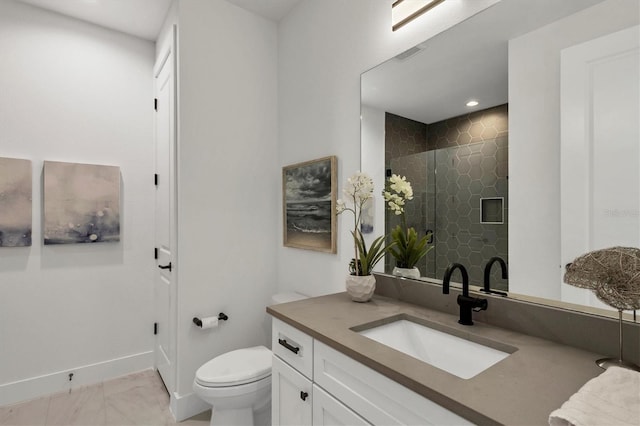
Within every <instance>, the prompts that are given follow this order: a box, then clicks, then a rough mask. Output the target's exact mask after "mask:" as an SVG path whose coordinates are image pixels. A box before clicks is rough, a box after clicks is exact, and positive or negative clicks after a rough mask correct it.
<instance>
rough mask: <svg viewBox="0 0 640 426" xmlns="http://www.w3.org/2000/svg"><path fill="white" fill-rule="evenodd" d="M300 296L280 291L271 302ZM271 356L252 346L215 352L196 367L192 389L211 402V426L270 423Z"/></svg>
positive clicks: (204, 399) (291, 299) (301, 296)
mask: <svg viewBox="0 0 640 426" xmlns="http://www.w3.org/2000/svg"><path fill="white" fill-rule="evenodd" d="M304 298H306V296H303V295H301V294H298V293H280V294H276V295H274V296H273V297H272V302H273V303H274V304H277V303H284V302H292V301H295V300H300V299H304ZM271 360H272V353H271V351H270V350H269V349H268V348H266V347H264V346H254V347H251V348H243V349H237V350H234V351H231V352H227V353H224V354H222V355H219V356H217V357H215V358H213V359H212V360H210V361H208V362H206V363H205V364H203V365H202V366H201V367H200V368H199V369H198V371H196V375H195V378H194V380H193V391H194V392H195V394H196V395H198V397H200V399H202V400H203V401H205V402H206V403H208V404H211V407H212V413H211V426H220V425H227V426H234V425H238V426H240V425H243V426H252V425H256V426H258V425H265V426H266V425H270V424H271Z"/></svg>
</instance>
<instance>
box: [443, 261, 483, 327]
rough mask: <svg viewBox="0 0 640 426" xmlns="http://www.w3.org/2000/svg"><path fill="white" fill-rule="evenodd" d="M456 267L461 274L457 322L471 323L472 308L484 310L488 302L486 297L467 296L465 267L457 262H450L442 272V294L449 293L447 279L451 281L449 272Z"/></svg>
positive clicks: (467, 287)
mask: <svg viewBox="0 0 640 426" xmlns="http://www.w3.org/2000/svg"><path fill="white" fill-rule="evenodd" d="M456 269H459V270H460V274H462V294H460V295H458V306H460V319H459V320H458V322H459V323H460V324H462V325H473V319H472V318H471V312H472V310H475V311H476V312H479V311H484V310H486V309H487V306H488V302H487V299H480V298H478V297H471V296H469V274H467V270H466V268H465V267H464V266H462V265H461V264H459V263H452V264H451V265H449V266H448V267H447V270H446V271H445V272H444V278H443V279H442V294H449V281H451V274H452V273H453V271H455V270H456Z"/></svg>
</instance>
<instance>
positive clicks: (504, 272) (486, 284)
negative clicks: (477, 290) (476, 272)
mask: <svg viewBox="0 0 640 426" xmlns="http://www.w3.org/2000/svg"><path fill="white" fill-rule="evenodd" d="M496 262H498V263H499V264H500V269H502V279H503V280H506V279H508V278H509V274H508V272H507V264H506V263H505V261H504V260H503V259H502V258H501V257H497V256H495V257H492V258H491V259H489V261H488V262H487V264H486V265H485V267H484V288H483V289H482V291H483V292H485V293H487V294H491V293H493V294H499V295H500V296H507V293H505V292H504V291H497V290H491V284H490V280H491V267H492V266H493V264H494V263H496Z"/></svg>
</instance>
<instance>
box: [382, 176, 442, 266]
mask: <svg viewBox="0 0 640 426" xmlns="http://www.w3.org/2000/svg"><path fill="white" fill-rule="evenodd" d="M382 196H383V197H384V200H385V202H386V204H387V208H388V209H389V210H390V211H391V212H392V213H393V214H395V215H396V216H400V224H399V225H397V226H396V227H395V228H393V229H392V230H391V241H392V242H393V243H394V244H393V246H391V247H389V250H388V251H389V253H391V255H392V256H393V257H394V258H395V261H396V265H395V267H394V269H393V275H397V276H401V277H406V278H420V270H419V269H418V268H417V267H416V264H417V263H418V262H419V261H420V260H421V259H422V258H423V257H424V256H426V254H427V253H428V252H429V251H430V250H431V249H432V248H433V246H429V245H428V244H427V243H428V241H429V235H428V234H427V235H425V236H423V237H422V238H418V233H417V232H416V230H415V228H414V227H408V226H407V218H406V217H405V204H406V203H407V201H411V200H413V189H412V188H411V183H410V182H409V181H407V179H406V177H404V176H399V175H396V174H394V175H391V177H390V178H389V179H388V180H387V186H386V189H385V190H384V191H383V192H382Z"/></svg>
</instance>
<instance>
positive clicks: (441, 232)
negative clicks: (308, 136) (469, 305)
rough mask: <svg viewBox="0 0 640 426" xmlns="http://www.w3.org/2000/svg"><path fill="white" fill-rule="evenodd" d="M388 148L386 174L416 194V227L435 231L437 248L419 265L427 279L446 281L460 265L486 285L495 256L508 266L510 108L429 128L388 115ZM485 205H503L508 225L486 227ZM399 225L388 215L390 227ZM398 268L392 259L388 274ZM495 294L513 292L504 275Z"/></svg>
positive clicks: (495, 276)
mask: <svg viewBox="0 0 640 426" xmlns="http://www.w3.org/2000/svg"><path fill="white" fill-rule="evenodd" d="M385 145H386V159H385V160H386V167H387V169H391V170H392V172H393V173H397V174H401V175H404V176H407V179H408V180H409V181H410V182H411V184H412V186H413V189H414V197H415V201H414V202H413V203H411V205H410V206H409V208H408V209H407V213H406V216H407V222H408V224H409V226H414V227H415V228H416V229H417V230H418V231H419V232H421V231H424V232H426V230H427V229H433V230H435V244H436V248H435V250H432V251H431V252H430V253H429V255H428V256H427V258H426V260H425V262H424V263H423V264H422V265H418V267H419V268H420V270H421V273H422V275H423V276H425V275H426V276H428V277H432V278H441V277H442V275H443V274H444V269H445V268H446V267H447V265H449V264H450V263H452V262H460V263H462V264H464V265H465V266H466V267H467V269H468V271H469V277H470V280H471V282H472V283H473V284H476V285H482V277H483V270H484V265H485V263H486V262H487V261H488V260H489V259H490V258H491V257H492V256H500V257H502V258H503V259H505V260H507V261H508V241H507V240H508V219H507V218H508V205H509V203H508V175H507V174H508V106H507V105H506V104H505V105H500V106H497V107H493V108H489V109H486V110H482V111H477V112H474V113H471V114H466V115H463V116H459V117H454V118H450V119H447V120H443V121H440V122H437V123H433V124H428V125H427V124H424V123H418V122H416V121H413V120H409V119H406V118H403V117H399V116H397V115H393V114H389V113H387V116H386V144H385ZM483 198H502V199H503V200H502V206H503V212H502V216H503V223H481V222H482V221H481V220H480V204H481V199H483ZM429 200H430V201H429ZM396 220H397V219H396V218H393V217H390V215H387V223H388V224H389V225H391V226H395V221H396ZM389 229H390V228H389ZM393 266H394V265H393V261H392V260H391V259H387V264H386V267H387V271H390V270H391V269H392V268H393ZM492 287H494V288H497V289H501V290H506V289H507V287H508V283H507V282H506V281H503V280H501V279H500V273H499V268H494V270H493V271H492Z"/></svg>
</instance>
